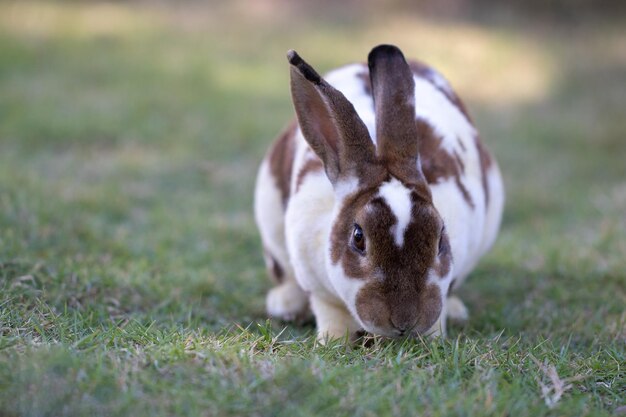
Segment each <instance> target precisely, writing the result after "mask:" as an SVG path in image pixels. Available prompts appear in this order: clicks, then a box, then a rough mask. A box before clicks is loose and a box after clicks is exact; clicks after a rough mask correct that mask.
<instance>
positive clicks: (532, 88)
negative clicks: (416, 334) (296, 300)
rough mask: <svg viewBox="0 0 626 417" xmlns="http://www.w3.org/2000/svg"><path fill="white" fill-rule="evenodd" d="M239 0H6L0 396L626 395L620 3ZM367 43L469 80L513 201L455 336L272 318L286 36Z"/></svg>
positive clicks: (611, 408) (198, 411)
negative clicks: (340, 339) (506, 7)
mask: <svg viewBox="0 0 626 417" xmlns="http://www.w3.org/2000/svg"><path fill="white" fill-rule="evenodd" d="M245 4H246V3H242V2H236V1H235V2H228V3H226V2H225V3H223V4H222V3H214V4H210V5H207V6H203V5H201V4H198V3H194V2H190V3H188V4H185V6H176V7H173V6H171V7H168V6H164V5H162V4H159V5H150V4H149V3H145V2H144V3H138V4H134V3H129V4H128V3H112V4H110V3H107V4H101V3H95V2H94V3H92V2H89V3H84V4H83V3H75V2H68V3H31V2H24V1H20V2H5V3H0V415H8V416H18V415H19V416H44V415H45V416H47V415H50V416H58V415H85V416H92V415H103V416H113V415H133V416H141V415H146V416H147V415H150V416H153V415H190V416H191V415H194V416H195V415H207V416H213V415H215V416H217V415H219V416H228V415H233V416H239V415H283V416H294V415H315V414H317V415H355V416H377V415H423V416H450V415H458V416H470V415H476V416H505V415H510V416H548V415H555V416H557V415H558V416H569V415H572V416H574V415H576V416H581V415H586V416H610V415H614V413H616V411H615V410H618V409H619V408H620V407H623V406H625V405H626V348H625V347H626V311H625V306H626V216H625V213H626V163H625V162H624V161H625V160H626V141H625V140H624V138H625V137H626V118H624V108H626V54H625V53H624V51H625V50H626V49H625V47H626V30H624V29H623V28H624V27H626V25H624V24H623V23H624V22H623V20H622V21H620V19H612V21H608V20H607V21H604V20H594V21H593V22H592V23H587V24H584V25H580V24H578V25H575V26H574V25H573V23H571V22H570V24H569V25H564V24H559V23H555V22H545V21H544V22H541V21H539V22H537V21H536V20H535V19H528V20H524V18H518V20H515V19H514V20H510V19H507V18H506V17H502V16H499V15H493V16H491V17H483V18H481V19H480V20H476V19H474V20H471V19H465V20H459V19H452V18H442V17H432V18H427V17H425V16H424V15H421V14H420V13H419V11H418V10H400V9H394V8H391V9H390V10H382V9H381V8H380V7H377V6H374V5H373V4H371V3H366V5H367V7H360V8H359V9H358V10H355V9H350V8H348V7H342V8H338V9H337V10H333V11H331V12H329V11H328V10H322V9H320V10H318V9H316V8H314V7H310V6H306V5H305V4H300V3H293V5H291V6H289V7H287V6H283V7H282V9H281V10H282V11H281V12H270V11H268V10H266V9H265V8H264V7H263V6H262V5H263V4H269V3H263V2H259V3H258V4H259V5H260V6H255V7H251V6H250V7H244V5H245ZM249 4H251V3H249ZM325 7H330V6H329V5H326V6H325ZM381 16H382V17H381ZM616 20H617V21H616ZM379 42H396V43H398V44H399V45H400V46H401V47H402V48H403V49H404V50H405V52H406V53H407V55H411V56H419V57H422V58H423V59H424V60H426V61H429V62H432V63H434V64H435V65H436V66H437V67H440V68H442V70H443V72H444V73H445V74H446V75H447V76H448V78H450V79H451V81H452V82H453V84H454V85H456V86H458V90H459V93H460V94H461V95H462V96H463V97H464V98H465V100H466V101H467V103H468V105H469V108H470V111H471V112H472V114H473V115H474V116H475V119H476V123H477V125H478V127H479V129H480V131H481V132H482V135H483V137H484V140H485V142H486V143H487V144H488V145H489V147H490V148H491V149H492V150H493V151H494V153H495V154H496V155H497V157H498V160H499V161H500V165H501V167H502V171H503V173H504V177H505V181H506V186H507V197H508V200H507V208H506V212H505V216H504V221H503V225H502V232H501V235H500V237H499V240H498V242H497V245H496V246H495V248H494V250H493V251H492V252H491V253H490V254H489V256H487V257H486V258H485V259H484V260H483V261H482V262H481V264H480V266H479V267H478V269H477V270H476V271H475V272H474V273H473V274H472V276H471V277H470V278H469V279H468V281H467V283H466V284H465V286H464V287H463V288H462V289H461V293H460V295H461V296H462V298H463V299H464V300H465V301H466V303H467V305H468V307H469V309H470V311H471V319H470V321H469V323H468V324H466V325H465V326H464V327H452V328H451V330H450V337H449V338H448V339H447V340H445V341H441V340H434V341H424V340H414V341H384V340H380V339H375V340H369V341H368V343H367V346H363V345H361V344H359V345H357V346H353V347H350V346H344V345H341V344H331V345H329V346H325V347H322V346H317V345H316V344H315V342H314V328H313V327H311V326H304V327H298V326H292V325H289V326H286V327H285V326H284V325H283V324H281V323H271V322H268V321H266V317H265V313H264V294H265V291H266V290H267V289H268V288H269V286H270V283H269V280H268V279H267V277H266V275H265V271H264V268H263V262H262V257H261V250H260V243H259V237H258V234H257V231H256V228H255V225H254V222H253V219H252V212H251V211H252V210H251V205H252V188H253V184H254V176H255V171H256V168H257V164H258V162H259V161H260V159H261V157H262V155H263V152H264V151H265V149H266V147H267V146H268V144H269V142H270V141H271V139H272V137H273V136H274V135H275V134H276V133H277V132H278V131H279V130H280V129H281V128H282V127H283V126H284V125H285V124H286V122H287V121H288V120H289V119H290V118H291V117H292V115H293V110H292V107H291V103H290V101H289V91H288V72H287V64H286V60H285V57H284V53H285V51H286V50H287V49H289V48H296V49H298V51H299V52H300V53H301V54H302V55H303V56H304V57H306V58H307V59H308V60H309V61H310V62H312V63H313V64H314V65H316V66H317V67H319V68H320V69H321V70H328V69H330V68H332V67H333V66H336V65H340V64H343V63H345V62H348V61H353V60H363V59H364V58H365V56H366V54H367V52H368V50H369V48H370V47H371V46H373V45H375V44H376V43H379ZM552 367H554V368H552ZM550 369H554V370H555V371H556V374H557V375H558V377H559V378H560V379H562V380H565V379H568V380H569V379H571V382H570V383H571V386H570V387H568V388H567V389H566V390H565V392H564V394H563V395H562V397H561V398H560V399H559V400H558V401H557V402H556V404H554V405H553V407H552V408H550V407H548V405H547V401H546V399H545V398H544V397H543V396H542V386H544V387H548V388H549V387H552V386H553V385H554V383H555V382H554V380H552V379H551V378H550V376H549V375H550ZM552 375H554V374H552ZM557 382H558V381H557ZM549 397H550V398H552V397H553V393H551V394H549Z"/></svg>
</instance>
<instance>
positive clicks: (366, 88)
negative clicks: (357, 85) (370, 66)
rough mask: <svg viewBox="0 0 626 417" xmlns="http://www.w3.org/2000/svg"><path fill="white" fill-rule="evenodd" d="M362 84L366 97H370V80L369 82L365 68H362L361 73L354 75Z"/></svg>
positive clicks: (368, 75)
mask: <svg viewBox="0 0 626 417" xmlns="http://www.w3.org/2000/svg"><path fill="white" fill-rule="evenodd" d="M356 76H357V77H358V78H359V79H360V80H361V81H362V82H363V91H365V94H367V95H368V96H371V95H372V80H370V73H369V71H368V70H367V68H364V69H363V71H362V72H359V73H358V74H357V75H356Z"/></svg>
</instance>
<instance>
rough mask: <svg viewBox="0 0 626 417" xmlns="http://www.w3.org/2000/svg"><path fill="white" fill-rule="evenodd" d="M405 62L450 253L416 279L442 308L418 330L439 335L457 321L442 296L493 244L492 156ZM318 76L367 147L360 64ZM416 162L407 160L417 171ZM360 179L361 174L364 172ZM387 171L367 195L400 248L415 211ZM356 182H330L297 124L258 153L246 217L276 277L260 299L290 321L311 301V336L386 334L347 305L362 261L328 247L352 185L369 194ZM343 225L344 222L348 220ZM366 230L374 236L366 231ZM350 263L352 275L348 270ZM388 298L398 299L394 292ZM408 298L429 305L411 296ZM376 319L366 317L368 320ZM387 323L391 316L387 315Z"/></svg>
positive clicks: (452, 103) (437, 86) (429, 79)
mask: <svg viewBox="0 0 626 417" xmlns="http://www.w3.org/2000/svg"><path fill="white" fill-rule="evenodd" d="M410 67H411V72H412V74H413V80H414V85H415V88H414V100H415V106H414V109H415V111H414V113H415V114H414V120H415V123H416V125H417V127H418V131H419V161H420V162H421V171H422V172H423V175H424V177H425V180H426V183H427V184H428V188H429V189H430V193H431V194H432V205H434V207H435V208H436V211H437V212H438V214H439V215H440V218H441V219H442V220H443V224H444V225H445V231H447V237H448V238H449V247H450V250H451V255H452V259H453V263H452V265H448V267H447V269H446V267H441V266H440V267H439V269H440V270H442V269H445V271H443V272H442V273H441V274H439V275H441V276H438V277H437V278H434V275H433V276H432V277H429V278H427V279H426V278H425V280H426V282H427V283H430V284H432V285H433V288H435V290H434V291H435V292H433V294H435V295H433V297H434V298H436V299H438V298H441V305H440V306H439V307H441V308H440V310H441V311H440V313H439V311H438V310H437V313H430V314H431V315H433V314H436V316H437V317H436V319H437V320H436V321H434V322H433V319H432V318H429V319H428V320H426V319H425V318H424V320H425V321H424V323H426V322H428V324H426V327H427V328H428V329H429V330H430V332H431V333H435V334H440V333H445V318H446V314H448V315H449V316H453V317H454V316H457V317H459V318H463V317H460V316H463V315H464V314H466V313H465V311H464V307H463V304H462V303H460V301H459V300H458V299H456V298H455V299H453V300H452V302H448V303H446V300H447V298H448V295H449V291H450V289H451V284H452V285H453V286H454V287H455V288H457V287H458V286H459V285H460V284H461V283H462V281H463V280H464V279H465V277H466V276H467V275H468V274H469V273H470V271H471V270H472V269H473V268H474V267H475V265H476V263H477V262H478V260H479V259H480V257H481V256H482V255H483V254H484V253H485V252H486V251H487V250H488V249H489V248H490V246H491V245H492V243H493V242H494V240H495V238H496V235H497V231H498V228H499V224H500V218H501V214H502V209H503V202H504V190H503V185H502V180H501V177H500V172H499V170H498V166H497V164H496V162H495V160H494V159H493V158H492V157H491V155H490V154H489V153H488V152H487V151H486V150H485V149H484V147H483V146H482V144H481V143H480V139H479V137H478V133H477V132H476V130H475V128H474V126H473V125H472V122H471V120H470V119H469V117H468V116H467V113H466V111H465V109H464V107H463V105H462V103H461V102H460V100H459V99H458V97H457V96H456V95H455V93H454V92H453V91H452V90H451V88H450V86H449V85H448V83H447V82H446V81H445V80H444V79H443V77H441V76H440V75H439V74H438V73H437V72H435V71H434V70H432V69H430V68H428V67H426V66H424V65H422V64H418V63H411V64H410ZM326 81H327V82H328V84H330V85H331V86H332V87H334V88H335V89H337V90H339V91H340V92H341V93H343V95H344V96H345V98H347V100H348V101H349V102H350V103H352V105H353V106H354V110H355V111H356V113H357V114H358V116H359V118H360V119H361V120H362V121H363V124H364V125H365V127H366V128H367V132H368V133H369V136H370V138H371V141H372V142H373V143H374V144H376V137H377V128H376V120H377V118H376V113H375V110H374V99H373V94H372V84H371V82H370V74H369V69H368V66H366V65H363V64H353V65H348V66H345V67H342V68H339V69H337V70H334V71H332V72H331V73H329V74H328V75H327V77H326ZM294 99H295V98H294ZM301 118H302V117H301ZM415 140H417V138H416V139H415ZM379 151H380V150H379ZM420 162H418V161H416V165H417V168H418V169H419V168H420ZM372 172H373V173H372V176H376V175H377V171H376V172H375V171H372ZM365 175H366V176H368V174H367V170H365ZM386 175H387V177H386V178H385V179H384V180H381V181H379V182H378V183H376V184H377V185H376V186H375V187H372V190H371V192H370V194H371V196H372V197H378V199H379V200H380V201H381V203H380V204H383V206H384V210H383V211H381V214H380V215H379V216H378V218H380V219H384V217H385V216H387V217H389V219H390V220H389V222H388V223H389V225H390V226H389V227H390V232H389V233H390V234H391V236H392V237H393V240H394V242H395V246H390V247H392V248H394V247H397V248H404V247H405V246H407V245H404V243H405V242H404V236H405V235H404V234H405V233H406V230H407V229H408V227H409V224H410V223H411V224H412V223H414V221H413V220H412V218H411V215H412V213H414V210H416V209H414V208H412V205H411V200H412V199H415V197H412V194H411V192H412V187H410V186H407V185H406V181H404V180H403V179H402V178H400V179H398V178H396V177H395V176H394V175H388V174H386ZM360 182H361V181H360V180H359V179H358V178H348V179H345V178H343V179H341V180H340V181H336V182H335V183H334V184H333V182H331V181H330V180H329V177H328V176H327V174H326V172H325V170H324V165H323V164H322V160H320V158H319V157H318V156H317V155H316V152H314V151H313V150H312V148H311V146H310V145H309V143H307V140H305V137H304V136H303V133H302V130H301V128H300V126H299V125H298V124H296V123H294V124H292V125H291V127H290V128H288V129H287V130H286V131H285V132H284V133H283V134H282V135H281V136H280V137H279V138H278V140H277V141H276V142H275V144H274V145H273V146H272V148H271V149H270V151H269V152H268V154H267V155H266V158H265V160H264V161H263V163H262V165H261V168H260V171H259V176H258V179H257V186H256V192H255V216H256V220H257V224H258V226H259V229H260V232H261V237H262V241H263V245H264V248H265V256H266V261H267V266H268V269H269V270H270V272H271V274H272V275H273V276H274V277H275V278H276V280H277V282H278V286H277V287H275V288H273V289H272V290H271V291H270V293H269V294H268V297H267V308H268V313H269V314H270V315H271V316H273V317H279V318H282V319H287V320H289V319H293V318H295V317H297V316H300V315H302V314H304V313H306V311H307V310H308V306H309V302H310V307H311V308H312V310H313V313H314V315H315V317H316V321H317V326H318V330H319V334H320V337H339V336H342V335H345V334H346V332H348V333H351V334H352V333H354V332H355V331H357V330H359V329H361V328H363V327H366V329H367V330H369V331H374V332H377V333H381V334H388V335H389V331H388V330H385V329H386V327H385V326H384V325H383V326H381V325H378V324H371V323H370V324H369V325H367V326H365V325H364V322H365V321H367V320H366V319H363V318H362V317H370V316H372V314H374V313H364V312H363V311H362V310H365V307H363V308H361V307H362V306H363V305H365V304H364V303H362V304H359V303H358V301H355V300H356V298H357V294H361V293H362V292H366V291H365V290H363V288H364V286H365V285H366V283H367V281H366V280H364V279H358V278H355V277H354V276H355V275H359V272H358V271H359V268H361V266H363V261H359V262H361V263H360V264H358V265H356V264H354V262H353V264H354V265H353V266H350V265H351V263H350V262H351V261H341V262H340V261H339V258H338V255H336V253H338V250H337V249H336V248H335V246H336V244H335V246H333V245H332V244H331V242H333V238H334V237H335V236H336V235H337V233H339V232H337V229H338V228H340V225H339V223H338V222H337V220H336V219H337V217H338V216H342V215H343V216H345V214H343V212H344V211H346V210H347V209H346V206H347V205H349V198H350V196H352V195H357V192H358V191H359V190H361V191H360V192H364V193H367V192H369V191H362V189H361V188H362V187H360V186H359V183H360ZM368 195H369V194H368ZM369 210H370V211H371V210H373V209H371V208H370V209H369ZM354 216H356V214H355V215H354ZM354 216H353V217H354ZM381 221H383V220H381ZM350 222H352V220H348V223H350ZM336 223H337V224H336ZM355 223H356V222H355ZM355 227H356V225H355ZM370 229H372V230H371V233H372V236H373V235H374V231H373V230H374V227H373V226H372V227H370ZM442 233H443V232H442ZM416 234H419V232H418V233H416ZM439 244H440V245H441V243H439ZM381 247H382V246H381ZM398 250H399V249H398ZM403 250H406V252H403V253H404V254H405V255H403V256H407V255H406V254H410V253H411V250H412V249H411V248H410V247H407V248H405V249H403ZM413 252H414V253H413V255H410V256H414V257H419V256H421V254H420V253H418V252H419V250H418V248H417V247H416V248H414V249H413ZM329 254H330V255H331V256H329ZM390 256H391V255H390ZM396 263H402V261H396ZM439 263H440V264H441V265H443V263H442V262H439ZM450 263H451V262H448V264H450ZM429 265H430V264H429ZM350 268H353V269H354V271H355V272H350V271H349V270H347V269H350ZM363 268H364V267H363ZM433 268H435V267H433ZM429 271H430V269H429ZM429 273H431V275H432V272H429ZM382 275H384V274H382ZM382 275H381V274H380V273H379V276H382ZM379 279H382V280H384V279H385V278H384V277H383V278H380V277H379ZM386 279H390V278H386ZM398 285H400V284H398ZM424 285H425V284H424ZM424 285H422V286H420V288H422V289H420V290H419V291H420V294H422V293H424V294H425V293H426V292H427V291H426V290H425V289H424V288H423V287H424ZM396 287H397V286H396ZM429 288H430V287H429ZM436 288H438V290H437V289H436ZM360 291H361V293H359V292H360ZM424 296H425V295H424ZM390 297H391V296H390ZM393 297H395V299H399V298H398V297H400V298H402V296H401V295H399V296H398V295H397V294H396V295H394V296H393ZM415 297H417V296H415ZM415 303H417V304H420V305H427V304H428V303H427V302H425V301H424V300H422V301H421V302H418V300H417V299H416V300H415ZM446 305H447V308H446ZM359 308H361V309H360V310H359ZM368 308H369V306H368ZM392 309H393V308H392ZM357 310H358V312H357ZM370 310H371V309H370ZM374 310H375V309H374ZM374 310H372V311H374ZM387 310H389V308H386V309H385V311H387ZM430 310H432V311H435V310H436V308H435V307H433V308H431V309H430ZM376 311H378V310H376ZM359 314H360V315H361V316H362V317H361V318H359ZM368 314H369V316H368ZM381 314H382V313H381ZM385 314H386V313H385ZM398 314H400V313H398ZM407 314H408V313H407ZM415 314H418V315H419V314H421V316H420V317H422V316H425V315H427V314H426V313H415ZM415 314H414V316H415ZM416 317H417V316H416ZM376 320H377V319H376V318H374V319H372V323H373V322H376ZM391 320H392V322H393V318H392V319H391ZM412 320H413V321H415V320H416V319H412ZM420 320H421V318H420ZM387 321H388V320H387ZM396 321H397V320H396ZM368 323H369V322H368ZM418 323H420V322H419V321H418ZM418 327H419V326H418ZM424 330H426V329H425V328H423V329H421V331H422V332H423V331H424ZM390 335H395V333H392V334H390Z"/></svg>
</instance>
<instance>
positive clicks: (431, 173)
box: [416, 119, 474, 208]
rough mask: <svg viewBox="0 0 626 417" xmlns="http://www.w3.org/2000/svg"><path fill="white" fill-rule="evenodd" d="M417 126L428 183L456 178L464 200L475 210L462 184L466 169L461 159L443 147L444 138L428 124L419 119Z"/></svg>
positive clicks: (423, 168) (423, 169)
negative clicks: (462, 175)
mask: <svg viewBox="0 0 626 417" xmlns="http://www.w3.org/2000/svg"><path fill="white" fill-rule="evenodd" d="M416 125H417V131H418V135H419V144H420V151H419V152H420V157H421V163H422V171H423V172H424V176H425V177H426V181H427V182H428V183H429V184H437V183H439V182H440V181H442V180H445V179H448V178H454V182H455V184H456V186H457V187H458V188H459V190H460V191H461V194H462V195H463V199H464V200H465V201H466V202H467V204H469V205H470V207H472V208H473V207H474V201H473V200H472V197H471V196H470V194H469V192H468V191H467V188H465V185H464V184H463V183H462V182H461V174H462V172H463V170H464V168H465V167H464V165H463V162H462V161H461V159H460V158H459V157H458V155H457V157H456V158H455V157H454V156H453V155H450V154H449V153H448V152H447V151H446V150H445V149H444V148H443V147H442V146H441V143H442V142H443V138H442V137H441V136H439V135H438V134H437V133H436V132H435V131H434V129H433V128H432V126H431V125H430V124H429V123H428V122H426V121H424V120H421V119H418V120H417V121H416Z"/></svg>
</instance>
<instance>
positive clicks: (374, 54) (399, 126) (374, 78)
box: [368, 45, 426, 184]
mask: <svg viewBox="0 0 626 417" xmlns="http://www.w3.org/2000/svg"><path fill="white" fill-rule="evenodd" d="M368 65H369V70H370V79H371V82H372V92H373V96H374V107H375V112H376V143H377V154H378V157H379V158H380V159H381V160H382V161H383V163H384V164H385V165H386V166H387V167H388V169H389V170H390V171H391V173H392V174H393V175H395V176H397V177H399V178H402V179H404V180H405V181H409V182H413V183H416V184H417V183H422V184H425V183H426V179H425V178H424V174H423V172H422V170H421V165H420V162H419V140H420V138H419V135H418V130H417V124H416V120H415V81H414V80H413V71H411V68H410V67H409V64H408V63H407V62H406V60H405V59H404V55H403V54H402V51H400V49H398V48H397V47H396V46H393V45H379V46H377V47H375V48H374V49H372V51H371V52H370V54H369V56H368Z"/></svg>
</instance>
